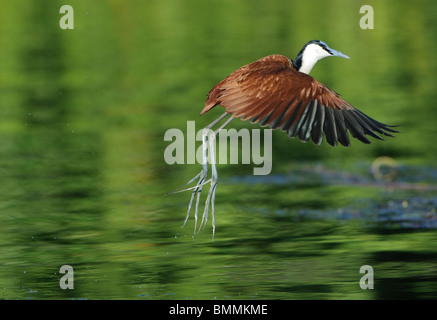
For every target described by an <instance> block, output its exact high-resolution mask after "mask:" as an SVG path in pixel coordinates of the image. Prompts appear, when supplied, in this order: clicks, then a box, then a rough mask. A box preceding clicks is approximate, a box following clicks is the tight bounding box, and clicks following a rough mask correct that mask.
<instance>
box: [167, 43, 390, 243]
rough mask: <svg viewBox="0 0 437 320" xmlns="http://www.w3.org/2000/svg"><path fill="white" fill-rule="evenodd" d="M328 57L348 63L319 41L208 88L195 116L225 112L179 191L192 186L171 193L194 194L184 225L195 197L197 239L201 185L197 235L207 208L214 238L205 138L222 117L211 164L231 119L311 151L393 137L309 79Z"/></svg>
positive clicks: (259, 62)
mask: <svg viewBox="0 0 437 320" xmlns="http://www.w3.org/2000/svg"><path fill="white" fill-rule="evenodd" d="M329 56H336V57H341V58H347V59H349V57H348V56H347V55H345V54H343V53H341V52H339V51H336V50H333V49H331V48H330V47H328V45H327V44H326V43H324V42H323V41H320V40H313V41H309V42H308V43H307V44H305V46H304V47H303V48H302V50H301V51H300V52H299V53H298V55H297V57H296V59H295V60H294V61H293V60H291V59H289V58H287V57H285V56H283V55H278V54H274V55H269V56H267V57H264V58H261V59H259V60H257V61H255V62H252V63H250V64H248V65H245V66H243V67H241V68H239V69H238V70H236V71H234V72H232V73H231V74H230V75H229V76H227V77H226V78H225V79H223V80H222V81H220V82H219V83H218V84H217V85H215V86H214V88H212V90H211V91H210V92H209V93H208V97H207V100H206V102H205V107H204V108H203V110H202V111H201V112H200V114H201V115H202V114H204V113H205V112H207V111H209V110H211V109H212V108H214V107H215V106H217V105H220V106H222V107H224V108H225V113H224V114H222V115H221V116H220V117H219V118H217V119H216V120H215V121H213V122H212V123H211V124H209V125H208V126H207V127H205V129H204V131H203V138H202V143H203V163H202V170H201V171H200V173H199V174H197V175H196V176H195V177H194V178H193V179H191V180H190V181H188V182H187V183H186V184H185V185H184V186H187V185H189V184H190V183H192V182H193V181H195V180H196V179H198V182H197V184H196V185H195V186H194V187H191V188H187V189H184V190H179V189H181V188H183V187H184V186H182V187H181V188H179V189H178V190H176V191H175V192H181V191H186V190H191V189H192V190H193V193H192V196H191V200H190V203H189V205H188V211H187V216H186V218H185V222H184V225H185V223H186V222H187V220H188V217H189V215H190V212H191V207H192V204H193V200H194V196H195V195H197V199H196V206H195V226H194V233H196V230H197V229H196V228H197V214H198V207H199V196H200V194H201V192H202V187H203V185H204V184H206V183H208V182H211V188H210V190H209V192H208V195H207V198H206V201H205V209H204V212H203V216H202V222H201V224H200V226H199V230H200V229H201V228H202V225H204V224H206V221H207V219H208V212H209V206H210V203H211V212H212V219H213V221H212V226H213V237H214V234H215V220H214V212H215V210H214V200H215V190H216V186H217V179H218V176H217V169H216V165H215V163H212V164H211V169H212V176H211V178H210V179H209V180H207V181H206V178H207V175H208V164H207V160H208V159H207V136H208V132H209V130H210V129H211V128H212V127H214V126H215V125H216V124H217V123H219V122H220V121H221V120H222V119H223V118H225V117H226V116H227V115H230V117H229V119H227V120H226V121H225V122H224V123H223V124H222V125H221V126H220V127H219V128H218V129H217V130H216V131H214V134H213V136H209V138H208V140H209V141H210V153H211V157H212V158H215V154H214V148H213V147H214V144H213V141H212V140H214V139H211V138H215V135H217V133H218V132H219V131H220V130H221V129H223V128H224V127H225V126H226V125H227V124H228V123H229V122H230V121H232V120H233V119H234V118H240V119H241V120H249V121H250V122H252V123H259V124H260V125H261V126H267V125H268V126H270V127H271V128H272V129H277V128H279V129H281V130H282V131H285V132H286V133H287V134H288V136H289V137H292V138H294V137H298V138H299V139H300V140H301V141H302V142H307V141H308V140H309V139H310V138H311V140H312V141H313V142H314V143H315V144H316V145H320V144H321V143H322V140H323V136H325V137H326V141H327V142H328V143H329V144H330V145H332V146H335V145H337V143H338V142H340V143H341V144H342V145H344V146H350V141H349V135H348V130H349V132H350V134H351V135H352V137H354V138H357V139H358V140H360V141H362V142H364V143H370V140H369V139H367V137H366V135H369V136H372V137H374V138H377V139H380V140H383V139H382V138H381V136H380V135H378V134H382V135H386V136H389V137H392V135H391V134H389V133H388V132H398V131H396V130H393V129H390V128H389V127H392V126H389V125H386V124H383V123H381V122H378V121H376V120H374V119H372V118H370V117H369V116H367V115H365V114H364V113H362V112H361V111H359V110H358V109H356V108H354V107H353V106H352V105H351V104H349V103H348V102H346V101H345V100H343V99H342V98H341V97H340V96H339V94H338V93H336V92H334V91H333V90H331V89H329V88H328V87H326V86H325V85H323V84H322V83H320V82H318V81H317V80H315V79H314V78H313V77H311V76H309V73H310V71H311V69H312V68H313V67H314V65H315V64H316V62H317V61H318V60H320V59H323V58H325V57H329Z"/></svg>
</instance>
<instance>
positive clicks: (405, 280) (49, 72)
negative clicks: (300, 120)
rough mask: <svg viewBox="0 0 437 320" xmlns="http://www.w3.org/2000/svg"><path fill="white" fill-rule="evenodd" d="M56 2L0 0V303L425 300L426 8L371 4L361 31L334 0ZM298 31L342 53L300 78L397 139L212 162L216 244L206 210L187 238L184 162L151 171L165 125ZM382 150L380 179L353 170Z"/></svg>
mask: <svg viewBox="0 0 437 320" xmlns="http://www.w3.org/2000/svg"><path fill="white" fill-rule="evenodd" d="M68 4H69V5H71V6H72V7H73V8H74V29H73V30H62V29H61V28H60V27H59V19H60V18H61V16H62V15H61V14H59V8H60V4H59V3H58V4H56V3H55V2H53V1H38V2H37V1H30V0H16V1H3V2H2V3H1V4H0V181H1V184H0V228H1V232H0V298H4V299H387V298H421V299H426V298H434V299H435V298H437V289H436V288H437V247H436V245H435V244H436V240H437V233H436V228H437V215H436V206H437V194H436V188H437V166H436V165H435V159H436V156H437V144H436V143H435V137H436V133H437V129H436V126H435V120H436V116H437V108H436V107H435V103H434V102H435V101H437V91H436V90H435V88H436V85H437V79H436V76H435V75H436V73H437V62H436V59H435V56H436V54H437V44H436V42H435V41H434V39H435V38H436V36H437V18H436V17H437V3H436V2H435V1H431V0H429V1H421V2H420V5H419V4H417V3H412V2H410V1H394V0H393V1H383V2H380V1H368V2H367V3H366V4H369V5H372V6H373V8H374V13H375V18H374V23H375V25H374V29H373V30H363V29H361V28H360V26H359V21H360V18H361V17H362V14H360V13H359V9H360V6H361V5H362V4H358V3H355V2H351V1H348V2H345V1H289V0H269V1H260V0H258V1H240V0H239V1H234V0H232V1H231V0H211V1H202V0H196V1H194V0H192V1H188V0H185V1H182V0H181V1H176V0H159V1H158V0H155V1H152V0H147V1H140V0H138V1H134V0H132V1H115V0H111V1H109V0H108V1H103V0H97V1H84V0H71V1H68ZM363 4H364V3H363ZM312 39H321V40H323V41H325V42H327V43H328V44H329V45H330V46H331V47H333V48H334V49H337V50H339V51H341V52H344V53H345V54H347V55H349V56H350V57H351V59H350V60H345V59H338V58H332V59H331V58H329V59H324V60H322V61H320V62H319V63H318V64H317V65H316V67H315V69H314V70H313V71H312V75H313V76H314V77H316V78H317V79H318V80H320V81H322V82H323V83H325V84H326V85H328V86H330V87H331V88H332V89H334V90H335V91H338V92H340V93H341V94H342V95H343V97H344V98H345V99H347V100H348V101H350V102H351V103H352V104H353V105H355V106H356V107H358V108H360V109H361V110H362V111H364V112H366V113H367V114H369V115H370V116H372V117H374V118H376V119H378V120H379V121H382V122H386V123H389V124H398V125H399V126H400V127H399V130H400V131H402V133H401V134H397V135H396V138H394V139H391V138H388V139H386V141H383V142H382V141H374V142H373V143H372V144H371V145H364V144H361V143H360V142H359V141H353V142H352V147H351V148H343V147H336V148H332V147H330V146H328V145H325V144H324V145H322V146H320V147H317V146H314V145H313V144H311V143H307V144H303V143H300V142H299V141H297V140H296V139H289V138H288V137H287V136H286V135H284V134H283V133H281V132H274V133H273V170H272V173H271V175H269V176H253V175H252V168H253V165H219V166H218V167H219V168H218V170H219V179H220V180H219V185H218V189H217V195H216V226H217V229H216V234H215V240H214V242H212V241H211V237H212V228H211V224H210V221H209V223H208V225H207V227H206V228H205V229H204V230H203V231H202V232H201V233H200V234H198V235H196V236H195V237H194V238H193V228H194V222H193V220H192V218H190V220H189V222H188V223H187V225H186V226H185V227H184V228H181V225H182V223H183V220H184V218H185V214H186V208H187V204H188V201H189V197H190V194H189V193H179V194H174V195H168V196H165V194H166V193H167V192H169V191H172V190H174V189H175V188H177V187H179V186H180V185H182V184H183V183H184V182H186V181H187V180H189V179H190V178H191V177H193V176H194V175H195V174H197V172H198V170H199V169H200V167H199V165H198V164H192V165H172V166H170V165H168V164H167V163H166V162H165V161H164V157H163V155H164V150H165V148H166V147H167V146H168V142H166V141H164V139H163V137H164V133H165V132H166V131H167V130H168V129H170V128H179V129H181V130H182V131H185V128H186V126H187V120H195V121H196V126H197V127H198V129H200V128H201V127H202V126H205V125H206V124H208V123H209V122H211V121H212V120H213V119H215V118H216V117H217V116H218V115H219V114H221V110H212V111H210V112H208V113H207V114H206V115H204V116H202V117H199V112H200V110H201V109H202V108H203V103H204V101H205V97H206V93H207V92H208V91H209V90H210V89H211V87H212V86H213V85H214V84H215V83H217V82H218V81H219V80H221V79H222V78H224V77H225V76H226V75H227V74H229V73H230V72H232V71H233V70H235V69H236V68H238V67H240V66H242V65H244V64H247V63H249V62H251V61H254V60H256V59H258V58H261V57H263V56H265V55H268V54H272V53H280V54H285V55H287V56H290V57H291V58H294V56H295V55H296V54H297V52H298V51H299V50H300V48H301V47H302V46H303V44H305V43H306V42H307V41H308V40H312ZM231 126H232V127H234V128H237V129H241V128H249V129H253V128H258V127H257V126H256V125H251V124H248V123H244V122H241V121H239V120H234V121H233V122H232V123H231ZM382 156H385V157H390V158H391V159H393V160H394V161H396V168H395V169H396V170H395V171H394V173H395V174H394V177H393V178H392V179H391V180H390V181H385V180H377V179H375V177H374V176H373V175H372V174H371V172H370V168H371V166H372V163H373V162H374V160H375V159H376V158H378V157H382ZM392 169H393V168H392ZM63 265H70V266H72V267H73V269H74V289H72V290H69V289H66V290H62V289H61V288H60V279H61V277H62V274H60V272H59V269H60V267H61V266H63ZM363 265H370V266H372V267H373V270H374V289H373V290H370V289H368V290H362V289H361V288H360V286H359V281H360V278H361V277H362V276H363V275H364V274H361V273H360V268H361V266H363Z"/></svg>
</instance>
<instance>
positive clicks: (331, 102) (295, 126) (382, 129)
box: [201, 55, 397, 146]
mask: <svg viewBox="0 0 437 320" xmlns="http://www.w3.org/2000/svg"><path fill="white" fill-rule="evenodd" d="M217 105H221V106H222V107H225V108H226V112H227V113H231V114H232V115H233V116H234V117H236V118H241V119H242V120H250V121H251V122H253V123H259V124H260V125H261V126H266V125H269V126H270V127H271V128H272V129H276V128H280V129H281V130H282V131H285V132H287V134H288V135H289V136H290V137H298V138H299V139H300V140H301V141H303V142H307V141H308V140H309V139H310V138H311V140H312V141H313V142H314V143H315V144H318V145H319V144H321V143H322V140H323V136H324V135H325V136H326V141H327V142H328V143H329V144H330V145H333V146H334V145H337V142H340V143H341V144H342V145H344V146H349V145H350V141H349V135H348V130H349V132H350V133H351V135H352V136H353V137H354V138H357V139H359V140H360V141H362V142H364V143H370V141H369V140H368V139H367V137H366V135H369V136H372V137H374V138H377V139H380V140H383V139H382V138H381V136H380V135H378V134H383V135H386V136H392V135H391V134H389V133H388V132H397V131H395V130H393V129H390V128H389V127H390V126H389V125H386V124H383V123H380V122H378V121H376V120H374V119H372V118H370V117H369V116H367V115H365V114H364V113H362V112H361V111H359V110H358V109H356V108H354V107H353V106H352V105H350V104H349V103H348V102H346V101H345V100H343V99H342V98H341V97H340V96H339V95H338V94H337V93H336V92H334V91H332V90H331V89H329V88H328V87H326V86H324V85H323V84H322V83H320V82H318V81H317V80H315V79H314V78H312V77H311V76H309V75H307V74H304V73H301V72H298V71H296V70H295V69H294V67H293V65H292V63H291V61H290V59H288V58H287V57H285V56H282V55H271V56H267V57H265V58H262V59H260V60H257V61H255V62H253V63H251V64H248V65H246V66H244V67H241V68H240V69H238V70H236V71H234V72H233V73H232V74H230V75H229V76H228V77H227V78H225V79H224V80H223V81H221V82H220V83H218V84H217V85H216V86H215V87H214V88H213V89H212V90H211V91H210V92H209V94H208V99H207V100H206V103H205V108H204V109H203V110H202V112H201V114H204V113H205V112H207V111H208V110H210V109H212V108H213V107H215V106H217Z"/></svg>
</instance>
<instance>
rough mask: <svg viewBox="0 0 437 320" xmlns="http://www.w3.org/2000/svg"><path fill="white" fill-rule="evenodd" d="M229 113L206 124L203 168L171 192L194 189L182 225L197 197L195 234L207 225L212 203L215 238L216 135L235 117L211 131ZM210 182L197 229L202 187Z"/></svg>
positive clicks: (185, 221) (203, 135)
mask: <svg viewBox="0 0 437 320" xmlns="http://www.w3.org/2000/svg"><path fill="white" fill-rule="evenodd" d="M227 115H228V113H226V112H225V113H224V114H222V115H221V116H220V117H218V118H217V119H216V120H214V121H213V122H211V123H210V124H209V125H208V126H206V127H205V128H204V129H203V131H202V170H201V171H200V172H199V173H198V174H197V175H196V176H195V177H194V178H192V179H191V180H189V181H188V182H187V183H185V184H184V185H183V186H181V187H179V188H178V189H176V190H175V191H173V192H170V193H178V192H182V191H188V190H193V191H192V194H191V199H190V202H189V204H188V210H187V215H186V217H185V220H184V224H183V225H182V227H184V226H185V224H186V223H187V221H188V218H189V216H190V212H191V209H192V206H193V202H194V198H196V204H195V208H194V234H196V233H197V232H198V231H200V230H201V229H202V228H204V227H205V225H206V222H207V220H208V212H209V207H210V204H211V211H212V221H213V239H214V234H215V216H214V214H215V208H214V201H215V191H216V188H217V181H218V174H217V167H216V161H215V137H216V136H217V134H218V133H219V132H220V130H222V129H223V128H224V127H225V126H226V125H228V124H229V122H231V121H232V120H233V119H234V118H233V117H232V116H230V118H229V119H227V120H226V121H225V122H224V123H223V124H222V125H221V126H220V127H219V128H218V129H217V130H215V131H214V132H212V131H211V128H212V127H214V126H215V125H216V124H217V123H219V122H220V121H221V120H222V119H223V118H225V117H226V116H227ZM208 144H209V155H210V159H211V172H212V175H211V178H210V179H209V180H206V179H207V176H208ZM196 179H198V181H197V184H196V185H195V186H193V187H189V188H185V189H183V188H184V187H186V186H188V185H189V184H191V183H192V182H194V181H195V180H196ZM208 182H211V187H210V189H209V192H208V195H207V197H206V200H205V208H204V211H203V215H202V221H201V223H200V226H199V229H197V219H198V210H199V201H200V195H201V193H202V188H203V186H204V185H205V184H207V183H208Z"/></svg>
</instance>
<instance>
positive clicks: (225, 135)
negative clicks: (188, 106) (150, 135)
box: [164, 121, 272, 175]
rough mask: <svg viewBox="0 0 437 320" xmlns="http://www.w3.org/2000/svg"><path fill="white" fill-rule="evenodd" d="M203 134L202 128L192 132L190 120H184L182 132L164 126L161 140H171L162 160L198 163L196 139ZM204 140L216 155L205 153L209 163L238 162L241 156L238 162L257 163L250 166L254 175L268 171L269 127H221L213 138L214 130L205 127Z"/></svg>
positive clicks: (193, 126) (270, 131)
mask: <svg viewBox="0 0 437 320" xmlns="http://www.w3.org/2000/svg"><path fill="white" fill-rule="evenodd" d="M261 131H262V134H261ZM204 133H205V132H204V130H203V129H201V130H198V131H197V133H196V126H195V122H194V121H187V130H186V132H185V133H184V132H183V131H182V130H180V129H176V128H172V129H168V130H167V131H166V132H165V134H164V141H170V142H171V143H170V144H169V145H168V146H167V147H166V149H165V151H164V160H165V162H166V163H167V164H169V165H173V164H195V163H199V164H201V163H202V159H203V157H202V155H203V154H202V146H199V147H197V149H196V141H202V135H203V134H204ZM262 136H263V137H262ZM208 139H209V140H210V142H211V141H212V142H213V146H214V148H217V147H218V150H219V151H218V152H217V151H216V152H215V153H212V154H216V155H217V158H214V157H213V158H212V159H211V156H210V155H211V152H208V162H209V163H211V164H216V163H218V164H228V163H229V164H239V163H240V162H239V161H240V158H241V164H250V163H254V164H255V165H257V166H256V167H254V168H253V174H254V175H268V174H270V172H271V171H272V129H264V130H262V129H252V130H248V129H240V130H238V131H237V130H236V129H222V130H220V132H219V134H218V135H217V137H216V135H215V133H214V131H212V130H209V132H208ZM208 145H210V143H208ZM228 150H229V154H228ZM240 151H241V152H240ZM240 154H241V157H240Z"/></svg>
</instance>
